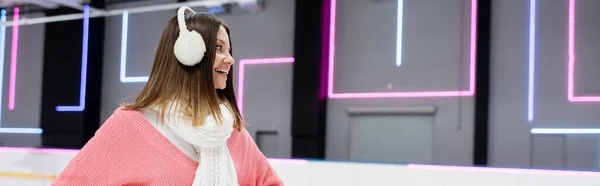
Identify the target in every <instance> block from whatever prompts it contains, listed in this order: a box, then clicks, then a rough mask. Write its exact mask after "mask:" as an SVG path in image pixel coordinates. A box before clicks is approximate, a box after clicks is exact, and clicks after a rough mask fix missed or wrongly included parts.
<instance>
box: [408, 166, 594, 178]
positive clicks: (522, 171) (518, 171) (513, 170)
mask: <svg viewBox="0 0 600 186" xmlns="http://www.w3.org/2000/svg"><path fill="white" fill-rule="evenodd" d="M408 168H415V169H429V170H448V171H461V172H496V173H513V174H554V175H574V176H600V172H589V171H567V170H540V169H516V168H494V167H463V166H445V165H419V164H408Z"/></svg>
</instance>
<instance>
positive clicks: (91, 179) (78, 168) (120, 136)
mask: <svg viewBox="0 0 600 186" xmlns="http://www.w3.org/2000/svg"><path fill="white" fill-rule="evenodd" d="M131 125H132V124H131V123H129V120H128V119H127V117H126V116H124V114H123V113H122V112H118V111H117V112H115V113H113V115H112V116H111V117H110V118H108V119H107V120H106V122H105V123H104V124H103V125H102V126H101V127H100V128H99V129H98V130H97V132H96V133H95V135H94V137H93V138H92V139H90V140H89V141H88V142H87V143H86V145H85V146H84V147H83V148H82V149H81V151H80V152H79V153H78V154H77V155H76V156H75V157H74V158H73V159H72V160H71V161H70V162H69V164H68V165H67V166H66V167H65V169H63V171H62V172H61V173H60V174H59V175H58V177H57V178H56V180H55V181H54V182H53V183H52V185H53V186H105V185H106V186H108V185H120V184H121V183H124V181H126V177H124V176H123V173H124V172H122V171H123V170H127V169H128V168H131V166H133V165H132V164H131V163H127V159H129V158H128V157H131V156H132V155H133V154H131V153H129V152H130V151H131V150H129V149H133V148H132V147H133V146H132V144H133V143H135V139H136V138H140V136H139V135H137V134H136V132H135V128H133V127H130V126H131ZM131 140H134V141H131ZM132 142H133V143H132Z"/></svg>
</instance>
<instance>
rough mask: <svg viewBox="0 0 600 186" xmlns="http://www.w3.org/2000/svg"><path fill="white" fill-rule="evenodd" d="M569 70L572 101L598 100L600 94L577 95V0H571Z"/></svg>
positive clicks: (569, 89)
mask: <svg viewBox="0 0 600 186" xmlns="http://www.w3.org/2000/svg"><path fill="white" fill-rule="evenodd" d="M568 63H569V72H568V85H567V86H568V87H567V95H568V96H567V97H568V99H569V101H571V102H598V101H600V96H575V83H574V82H575V78H574V76H575V0H569V62H568Z"/></svg>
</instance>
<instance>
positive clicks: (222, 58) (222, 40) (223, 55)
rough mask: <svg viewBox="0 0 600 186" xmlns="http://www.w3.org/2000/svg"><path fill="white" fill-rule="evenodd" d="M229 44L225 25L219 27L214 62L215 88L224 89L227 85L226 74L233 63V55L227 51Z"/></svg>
mask: <svg viewBox="0 0 600 186" xmlns="http://www.w3.org/2000/svg"><path fill="white" fill-rule="evenodd" d="M230 48H231V46H230V43H229V34H227V31H226V30H225V27H223V26H220V27H219V33H218V34H217V54H216V55H215V64H214V71H213V79H214V81H215V82H214V84H215V88H216V89H225V87H226V86H227V74H229V71H230V70H231V65H233V64H234V63H235V60H234V59H233V56H231V54H230V53H229V50H230Z"/></svg>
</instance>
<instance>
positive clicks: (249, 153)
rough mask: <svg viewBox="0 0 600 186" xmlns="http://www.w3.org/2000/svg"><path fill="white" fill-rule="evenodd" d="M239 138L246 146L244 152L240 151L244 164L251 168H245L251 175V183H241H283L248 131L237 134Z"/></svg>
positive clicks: (268, 185) (267, 185)
mask: <svg viewBox="0 0 600 186" xmlns="http://www.w3.org/2000/svg"><path fill="white" fill-rule="evenodd" d="M239 135H240V136H239V138H240V140H241V142H242V143H241V144H244V146H245V147H246V148H245V149H244V152H242V154H243V156H245V157H244V159H245V160H246V162H245V164H246V165H247V166H248V167H249V168H251V170H246V171H249V172H246V173H247V174H249V176H251V178H249V179H250V180H252V182H253V183H244V184H243V185H256V186H259V185H260V186H280V185H283V182H282V181H281V179H280V178H279V176H278V175H277V173H276V172H275V171H274V170H273V168H272V167H271V165H270V164H269V162H268V160H267V157H265V155H264V154H263V153H262V152H261V151H260V149H259V148H258V146H257V145H256V143H255V142H254V140H253V139H252V136H250V134H249V133H248V131H247V130H246V129H244V131H242V132H241V133H240V134H239Z"/></svg>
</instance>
